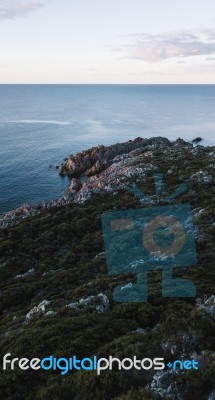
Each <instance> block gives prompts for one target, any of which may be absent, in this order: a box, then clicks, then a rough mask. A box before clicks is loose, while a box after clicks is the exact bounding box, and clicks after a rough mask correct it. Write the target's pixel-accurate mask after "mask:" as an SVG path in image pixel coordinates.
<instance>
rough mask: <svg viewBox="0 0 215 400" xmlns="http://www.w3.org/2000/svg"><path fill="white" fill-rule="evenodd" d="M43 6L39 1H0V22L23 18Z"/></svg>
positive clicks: (42, 2)
mask: <svg viewBox="0 0 215 400" xmlns="http://www.w3.org/2000/svg"><path fill="white" fill-rule="evenodd" d="M43 4H44V1H40V0H0V20H5V19H14V18H16V17H23V16H25V15H26V14H27V13H29V12H30V11H34V10H37V9H38V8H40V7H42V6H43Z"/></svg>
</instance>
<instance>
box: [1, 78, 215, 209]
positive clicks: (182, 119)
mask: <svg viewBox="0 0 215 400" xmlns="http://www.w3.org/2000/svg"><path fill="white" fill-rule="evenodd" d="M137 136H142V137H147V138H148V137H152V136H165V137H168V138H169V139H171V140H173V139H176V138H178V137H182V138H184V139H186V140H192V139H194V138H195V137H196V136H201V137H203V139H204V142H203V143H204V144H205V145H215V85H0V163H1V164H0V165H1V168H0V183H1V187H0V213H4V212H7V211H9V210H12V209H15V208H17V207H19V206H20V205H22V204H23V203H28V204H36V203H39V202H41V201H43V200H53V199H55V198H58V197H61V196H62V195H63V192H64V189H65V188H66V186H67V185H68V179H67V178H66V177H65V178H62V177H60V176H59V175H58V173H57V171H56V168H55V166H56V165H59V164H60V163H61V162H63V159H64V158H65V157H66V156H68V155H69V154H75V153H76V152H78V151H81V150H83V149H87V148H89V147H92V146H94V145H98V144H106V145H109V144H113V143H116V142H123V141H126V140H128V139H134V138H135V137H137Z"/></svg>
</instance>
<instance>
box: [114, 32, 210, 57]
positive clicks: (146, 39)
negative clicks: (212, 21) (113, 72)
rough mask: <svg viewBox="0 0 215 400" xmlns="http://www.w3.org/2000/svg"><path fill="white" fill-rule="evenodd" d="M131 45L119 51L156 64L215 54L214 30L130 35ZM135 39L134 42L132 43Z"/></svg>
mask: <svg viewBox="0 0 215 400" xmlns="http://www.w3.org/2000/svg"><path fill="white" fill-rule="evenodd" d="M130 38H133V43H131V44H130V45H126V47H124V48H121V50H123V51H126V52H127V56H128V57H129V58H133V59H138V60H143V61H146V62H149V63H156V62H160V61H163V60H167V59H171V58H175V57H177V58H186V57H193V56H202V55H207V56H208V55H210V54H213V53H215V30H212V29H203V30H201V31H176V32H167V33H163V34H157V35H152V34H145V33H144V34H140V35H130ZM134 39H135V41H134Z"/></svg>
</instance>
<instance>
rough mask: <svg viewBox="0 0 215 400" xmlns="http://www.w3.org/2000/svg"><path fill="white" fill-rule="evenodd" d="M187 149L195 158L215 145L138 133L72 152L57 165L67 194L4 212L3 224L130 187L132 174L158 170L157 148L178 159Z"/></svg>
mask: <svg viewBox="0 0 215 400" xmlns="http://www.w3.org/2000/svg"><path fill="white" fill-rule="evenodd" d="M184 149H187V150H188V151H189V153H190V154H191V155H192V156H193V157H194V158H196V157H198V154H199V152H200V153H201V155H202V154H203V152H204V150H205V149H207V150H206V153H213V154H214V152H215V148H214V147H210V148H204V147H203V146H199V145H198V146H195V144H191V143H189V142H186V141H184V140H183V139H180V138H179V139H177V140H176V141H173V142H171V141H169V140H168V139H166V138H164V137H153V138H150V139H144V138H141V137H137V138H136V139H134V140H129V141H127V142H124V143H117V144H115V145H111V146H103V145H99V146H97V147H93V148H91V149H88V150H84V151H82V152H80V153H78V154H76V155H70V156H69V157H68V158H66V159H65V162H64V163H62V164H61V166H57V167H56V168H57V170H58V172H59V174H60V175H68V176H69V177H70V178H71V183H70V185H69V187H68V188H67V190H66V191H65V193H64V196H63V197H62V198H59V199H57V200H54V201H51V202H48V201H44V202H42V203H41V204H37V205H29V204H24V205H22V206H21V207H19V208H17V209H16V210H12V211H9V212H7V213H5V214H3V215H1V216H0V228H6V227H7V226H9V225H11V224H13V223H15V222H18V221H20V220H22V219H23V218H26V217H30V216H34V215H36V214H38V213H40V212H41V211H42V210H47V209H50V208H53V207H59V206H62V205H66V204H69V203H77V204H83V203H85V202H86V201H87V200H89V199H90V198H91V197H92V195H93V194H98V193H100V192H102V191H108V192H113V193H114V191H116V190H119V189H125V188H126V187H127V184H126V183H125V182H126V181H127V180H128V179H129V178H131V177H135V179H136V182H138V181H143V180H144V179H145V176H146V174H147V173H148V172H150V171H151V172H153V171H156V170H158V165H157V163H156V151H158V150H162V152H163V157H164V158H165V157H166V158H168V157H172V158H175V159H177V158H178V157H179V155H180V152H181V151H182V150H184ZM206 153H205V154H206ZM206 162H207V160H206ZM185 164H186V161H185ZM140 165H141V166H140ZM197 172H198V171H197ZM201 174H202V179H203V175H204V174H205V172H204V171H200V175H201ZM206 175H207V172H206ZM200 178H201V177H200ZM204 179H206V180H207V179H210V177H209V178H207V177H205V178H204Z"/></svg>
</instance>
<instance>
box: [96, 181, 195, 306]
mask: <svg viewBox="0 0 215 400" xmlns="http://www.w3.org/2000/svg"><path fill="white" fill-rule="evenodd" d="M154 181H155V188H156V198H157V201H156V203H157V204H155V201H153V199H152V198H151V197H149V196H145V194H144V193H143V192H142V191H141V190H140V189H138V187H137V186H136V185H133V186H132V187H131V188H130V190H131V192H132V193H133V194H134V195H135V196H137V197H139V198H140V199H141V202H142V203H143V204H144V205H146V206H147V207H142V208H138V209H130V210H122V211H113V212H105V213H103V214H102V216H101V218H102V229H103V236H104V244H105V252H106V262H107V269H108V275H120V274H127V273H136V275H137V282H136V283H129V284H127V285H121V286H117V287H116V288H115V289H114V292H113V299H114V300H115V301H116V302H146V301H147V299H148V284H147V272H148V271H154V270H159V269H161V270H162V295H163V297H195V295H196V287H195V285H194V284H193V282H191V281H189V280H186V279H179V278H177V279H174V278H173V270H174V268H178V267H190V266H194V265H196V264H197V253H196V245H195V239H194V227H193V222H192V210H191V206H190V204H189V203H179V204H175V205H174V204H172V202H173V200H174V199H175V198H176V197H178V196H179V195H181V194H182V193H184V192H185V191H187V190H188V188H187V186H186V185H185V184H181V185H180V186H179V187H178V189H177V190H176V191H175V192H174V193H173V194H172V195H171V196H169V197H168V198H165V199H164V200H163V202H164V203H167V205H159V202H160V194H161V190H162V182H163V174H160V173H159V174H154Z"/></svg>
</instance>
